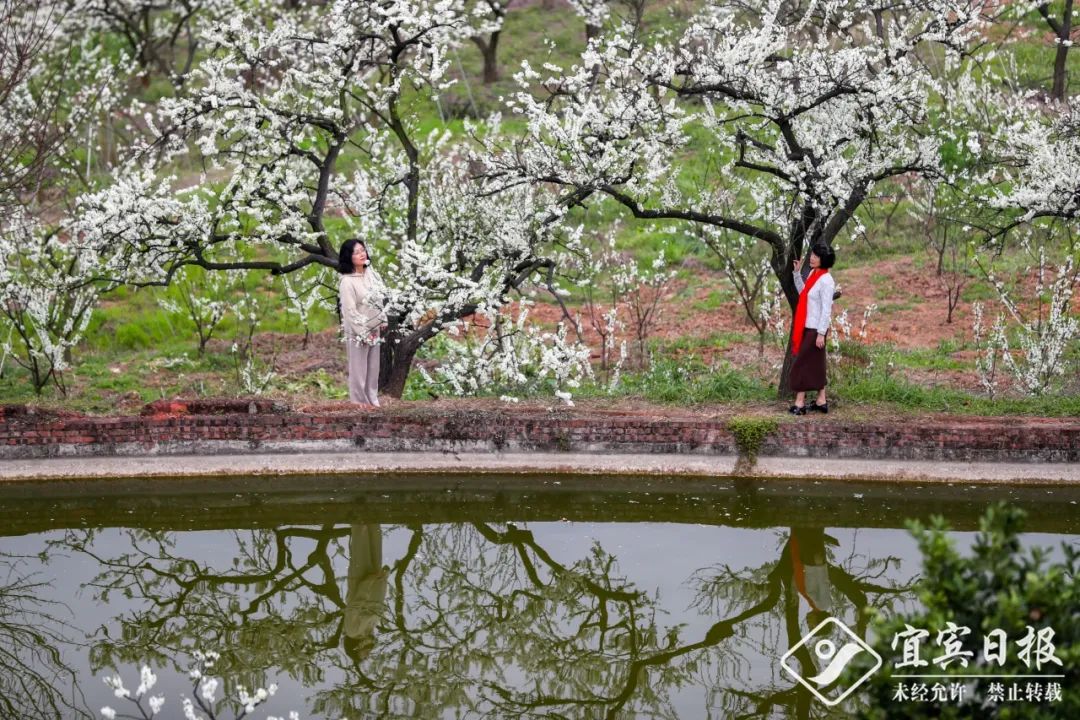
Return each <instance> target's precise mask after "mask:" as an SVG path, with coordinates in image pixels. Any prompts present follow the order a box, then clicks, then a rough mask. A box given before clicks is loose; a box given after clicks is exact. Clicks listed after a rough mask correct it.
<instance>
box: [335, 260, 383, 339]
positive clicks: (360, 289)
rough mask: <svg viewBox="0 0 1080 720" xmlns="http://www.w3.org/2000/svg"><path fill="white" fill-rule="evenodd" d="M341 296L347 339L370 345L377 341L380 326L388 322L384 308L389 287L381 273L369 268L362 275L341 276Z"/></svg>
mask: <svg viewBox="0 0 1080 720" xmlns="http://www.w3.org/2000/svg"><path fill="white" fill-rule="evenodd" d="M338 293H339V297H340V298H341V324H342V326H343V327H344V329H345V335H346V337H348V338H352V339H359V340H361V341H368V342H371V341H375V340H378V337H379V326H380V325H383V324H384V323H386V313H385V312H383V309H382V306H383V303H384V302H385V300H386V286H385V285H384V284H383V281H382V278H380V277H379V273H377V272H375V269H374V268H371V267H368V268H367V269H366V270H364V272H363V273H355V274H352V275H342V276H341V281H340V284H339V285H338Z"/></svg>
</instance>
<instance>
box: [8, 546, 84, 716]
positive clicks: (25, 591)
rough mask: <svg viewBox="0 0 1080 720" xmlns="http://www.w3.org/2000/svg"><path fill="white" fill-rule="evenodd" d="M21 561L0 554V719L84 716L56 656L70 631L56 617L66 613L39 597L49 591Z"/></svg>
mask: <svg viewBox="0 0 1080 720" xmlns="http://www.w3.org/2000/svg"><path fill="white" fill-rule="evenodd" d="M24 562H25V561H24V559H22V558H19V557H15V556H12V555H8V554H0V717H2V718H22V719H24V720H38V718H41V720H56V718H90V717H91V715H90V714H89V713H88V712H87V711H86V710H85V709H84V708H85V703H84V702H82V696H81V694H80V692H79V687H78V683H77V679H76V676H75V673H74V672H73V671H72V670H71V668H69V667H68V666H67V664H66V663H65V662H64V658H63V655H62V653H61V649H62V648H64V647H66V646H67V645H69V644H70V642H71V641H70V640H69V639H68V638H67V637H66V635H65V633H66V632H67V631H68V630H69V629H70V628H69V626H68V625H67V624H66V623H65V622H64V621H63V620H61V619H59V618H58V617H57V615H56V613H58V612H64V613H65V614H67V613H68V609H67V608H66V607H65V606H64V605H62V604H61V603H58V602H55V601H50V600H46V599H45V598H44V597H43V596H45V595H47V594H48V593H49V591H50V588H49V587H48V586H47V585H45V584H44V583H41V582H37V581H36V579H35V577H34V576H33V575H32V574H31V573H29V572H28V571H27V570H26V569H25V568H24V567H23V564H24Z"/></svg>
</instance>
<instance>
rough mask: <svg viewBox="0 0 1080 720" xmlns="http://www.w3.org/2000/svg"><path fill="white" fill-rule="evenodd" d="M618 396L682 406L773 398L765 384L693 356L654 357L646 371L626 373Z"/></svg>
mask: <svg viewBox="0 0 1080 720" xmlns="http://www.w3.org/2000/svg"><path fill="white" fill-rule="evenodd" d="M614 393H615V394H617V395H630V396H636V397H641V398H644V399H646V400H650V401H653V402H661V403H677V404H680V405H693V404H699V403H715V402H733V401H748V400H769V399H771V398H772V392H771V391H770V390H769V389H768V388H767V387H766V386H765V385H764V384H763V383H761V382H759V381H757V380H754V379H752V378H750V377H748V376H747V375H745V374H743V373H741V372H739V371H738V370H736V369H735V368H732V367H726V366H716V365H713V366H708V365H706V364H705V363H704V362H702V361H701V359H700V358H697V357H693V356H691V357H686V358H680V359H678V360H674V359H671V358H654V359H653V362H652V365H651V366H650V367H649V369H648V370H646V371H645V372H640V373H625V374H624V375H623V377H622V380H621V382H620V385H619V387H617V388H616V389H615V391H614Z"/></svg>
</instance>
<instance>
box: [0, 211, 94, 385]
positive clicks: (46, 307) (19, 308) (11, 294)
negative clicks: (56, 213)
mask: <svg viewBox="0 0 1080 720" xmlns="http://www.w3.org/2000/svg"><path fill="white" fill-rule="evenodd" d="M98 261H99V258H97V257H95V256H93V255H92V254H85V253H81V252H79V251H78V250H77V249H76V248H73V247H71V244H70V243H68V242H66V241H65V240H64V239H62V238H61V236H60V234H59V233H58V232H49V231H47V230H45V229H44V228H43V227H41V226H40V225H39V224H38V223H37V222H36V221H34V220H32V219H31V218H29V217H27V216H26V215H25V214H17V215H16V216H14V217H8V218H7V219H6V221H5V222H4V223H2V224H0V338H5V340H4V341H3V342H4V344H3V353H4V357H5V358H7V357H10V358H11V359H12V360H13V361H14V362H15V363H16V364H18V365H19V366H21V367H22V368H23V369H25V370H26V371H27V372H28V373H29V375H30V381H31V382H32V383H33V386H34V391H35V392H36V393H38V394H41V391H42V390H43V389H44V388H45V387H46V386H47V385H48V384H49V383H50V382H51V383H53V384H54V385H55V386H56V387H57V388H58V389H59V390H60V391H61V392H62V393H65V394H66V392H67V390H66V385H65V382H64V371H65V370H66V369H67V368H68V366H69V364H70V362H71V354H72V350H73V349H74V348H75V346H76V345H78V344H79V341H80V340H81V339H82V338H83V335H84V333H85V332H86V328H87V325H89V323H90V319H91V317H92V314H93V310H94V307H95V305H96V304H97V301H98V299H99V298H100V297H101V295H102V293H104V292H105V291H107V290H108V289H110V287H111V286H110V285H109V284H108V283H102V282H98V281H96V280H95V278H96V276H97V274H98V273H99V272H100V270H101V266H100V263H99V262H98Z"/></svg>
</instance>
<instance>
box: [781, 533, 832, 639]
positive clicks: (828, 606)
mask: <svg viewBox="0 0 1080 720" xmlns="http://www.w3.org/2000/svg"><path fill="white" fill-rule="evenodd" d="M788 542H789V543H790V548H791V569H792V575H793V576H794V580H795V588H796V589H797V590H798V591H799V594H800V595H802V596H803V597H804V598H806V602H807V603H809V604H810V612H809V613H807V615H806V624H807V625H808V626H809V628H808V629H812V628H814V627H816V626H817V625H818V623H820V622H821V621H822V620H824V619H825V618H827V617H829V615H830V614H831V613H832V607H833V603H832V583H831V582H830V580H829V561H828V558H827V557H826V555H825V528H820V527H802V528H791V537H790V539H789V541H788Z"/></svg>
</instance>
